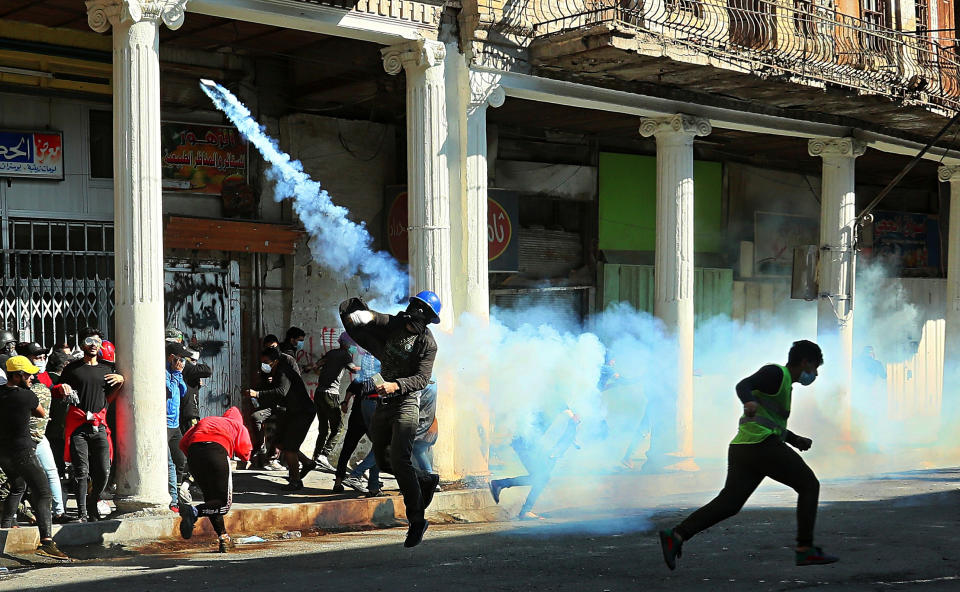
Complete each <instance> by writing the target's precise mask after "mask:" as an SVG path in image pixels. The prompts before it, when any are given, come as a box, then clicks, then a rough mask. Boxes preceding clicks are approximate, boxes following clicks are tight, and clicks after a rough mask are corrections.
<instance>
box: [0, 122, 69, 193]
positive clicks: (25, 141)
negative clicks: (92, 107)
mask: <svg viewBox="0 0 960 592" xmlns="http://www.w3.org/2000/svg"><path fill="white" fill-rule="evenodd" d="M2 177H28V178H30V179H56V180H58V181H62V180H63V133H62V132H49V131H48V132H14V131H0V178H2Z"/></svg>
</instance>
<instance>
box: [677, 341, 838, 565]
mask: <svg viewBox="0 0 960 592" xmlns="http://www.w3.org/2000/svg"><path fill="white" fill-rule="evenodd" d="M822 364H823V353H822V352H821V351H820V347H819V346H818V345H817V344H816V343H813V342H812V341H806V340H803V341H795V342H794V343H793V346H792V347H791V348H790V352H789V354H788V356H787V363H786V365H785V366H780V365H778V364H767V365H766V366H764V367H762V368H760V370H758V371H757V372H756V373H755V374H753V375H751V376H748V377H747V378H744V379H743V380H741V381H740V382H739V383H738V384H737V397H738V398H739V399H740V401H741V402H742V403H743V417H741V418H740V428H739V430H738V431H737V435H736V436H735V437H734V439H733V441H732V442H730V446H729V448H728V454H727V459H728V461H727V480H726V483H725V484H724V486H723V489H722V490H721V491H720V494H719V495H717V497H716V498H714V499H713V501H711V502H710V503H708V504H707V505H705V506H703V507H702V508H700V509H699V510H697V511H696V512H694V513H693V514H691V515H690V516H688V517H687V519H686V520H684V521H683V522H681V523H680V524H679V525H677V526H675V527H674V528H672V529H667V530H661V531H660V546H661V549H662V550H663V559H664V561H666V563H667V567H669V568H670V569H675V568H676V566H677V558H678V557H680V554H681V550H682V546H683V543H684V542H686V541H688V540H689V539H690V538H691V537H693V536H694V535H696V534H697V533H699V532H702V531H704V530H706V529H708V528H710V527H711V526H713V525H714V524H717V523H719V522H721V521H722V520H726V519H727V518H729V517H731V516H734V515H735V514H737V513H738V512H739V511H740V509H741V508H742V507H743V504H744V503H746V501H747V499H749V497H750V495H751V494H752V493H753V492H754V490H756V489H757V487H758V486H759V485H760V482H761V481H763V479H764V478H765V477H770V478H771V479H774V480H775V481H779V482H780V483H783V484H784V485H787V486H789V487H791V488H792V489H794V490H795V491H796V492H797V494H798V497H797V547H796V553H795V555H796V564H797V565H823V564H827V563H834V562H835V561H838V558H837V557H833V556H831V555H827V554H826V553H824V552H823V549H821V548H820V547H815V546H814V545H813V525H814V522H815V521H816V518H817V500H818V498H819V495H820V482H819V481H817V477H816V475H814V474H813V471H812V470H810V467H808V466H807V464H806V463H805V462H803V459H801V458H800V455H799V454H797V453H796V452H794V451H793V450H791V449H790V448H788V447H787V444H790V445H791V446H793V447H794V448H796V449H797V450H800V451H806V450H810V447H811V446H812V445H813V441H812V440H810V439H809V438H804V437H801V436H798V435H796V434H794V433H793V432H791V431H790V430H788V429H787V418H788V417H789V416H790V403H791V399H792V393H793V383H795V382H799V383H800V384H802V385H804V386H808V385H810V384H811V383H812V382H813V381H814V380H816V378H817V369H818V368H819V367H820V366H821V365H822Z"/></svg>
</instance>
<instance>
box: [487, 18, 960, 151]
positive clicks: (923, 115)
mask: <svg viewBox="0 0 960 592" xmlns="http://www.w3.org/2000/svg"><path fill="white" fill-rule="evenodd" d="M815 2H816V0H788V1H787V2H776V1H771V0H719V1H711V0H619V3H617V0H600V1H599V2H590V1H583V0H546V1H543V0H541V1H536V2H532V3H531V4H528V5H526V6H525V7H524V8H523V9H522V10H521V11H510V10H509V9H508V7H507V6H504V9H505V10H504V11H503V13H502V16H500V15H496V16H500V18H499V19H498V18H496V16H495V17H494V19H492V20H494V21H495V22H499V24H500V25H505V24H507V23H506V22H505V21H507V20H512V21H513V23H512V24H513V26H512V27H511V29H512V30H513V31H517V30H518V29H523V30H525V32H526V34H527V36H528V38H532V41H531V43H530V46H529V50H530V60H531V63H532V65H533V66H534V67H535V68H536V69H538V70H539V71H541V72H543V73H547V74H548V75H553V76H561V77H570V78H575V79H584V78H605V79H608V80H611V81H626V82H633V83H638V82H639V83H654V84H655V85H657V86H660V87H668V88H669V87H672V88H674V89H678V90H681V91H686V92H688V93H698V94H703V93H708V94H711V95H714V96H717V95H719V96H722V97H725V98H728V99H734V100H740V101H752V102H759V103H763V104H765V105H773V106H775V107H778V108H782V109H794V110H804V111H815V112H822V113H827V114H831V115H837V116H852V117H856V118H858V119H867V120H870V121H876V122H877V123H880V124H882V125H890V126H891V127H895V128H900V129H903V130H906V131H910V132H914V133H918V134H924V135H926V134H927V133H928V132H929V130H936V129H937V126H938V122H939V121H941V120H942V117H943V116H948V115H950V114H951V112H952V111H954V110H957V109H960V80H958V76H960V55H958V53H957V49H956V47H957V46H956V44H955V43H956V42H955V40H952V39H944V38H937V37H931V36H921V35H917V34H913V33H908V32H902V31H896V30H892V29H888V28H885V27H882V26H879V25H877V24H875V23H872V22H868V21H865V20H862V19H859V18H855V17H852V16H849V15H846V14H842V13H840V12H837V11H836V10H834V9H833V8H828V7H827V6H823V5H819V4H817V3H815ZM495 4H496V3H495V0H494V3H493V4H491V5H489V6H490V7H493V6H495ZM508 4H509V2H508ZM508 15H512V16H508ZM488 22H489V21H488ZM495 26H496V25H495ZM928 35H929V34H928ZM550 72H552V74H549V73H550ZM931 116H933V117H931ZM878 118H879V119H878ZM940 125H942V124H940Z"/></svg>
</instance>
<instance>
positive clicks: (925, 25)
mask: <svg viewBox="0 0 960 592" xmlns="http://www.w3.org/2000/svg"><path fill="white" fill-rule="evenodd" d="M914 7H915V8H916V16H917V35H919V36H921V37H922V36H924V35H925V34H926V32H927V31H929V30H930V2H929V0H916V3H915V4H914Z"/></svg>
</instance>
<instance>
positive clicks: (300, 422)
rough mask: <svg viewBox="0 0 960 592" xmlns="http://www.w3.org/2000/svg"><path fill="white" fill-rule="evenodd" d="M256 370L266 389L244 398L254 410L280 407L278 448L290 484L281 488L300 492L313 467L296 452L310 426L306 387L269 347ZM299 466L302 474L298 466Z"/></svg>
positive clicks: (252, 392)
mask: <svg viewBox="0 0 960 592" xmlns="http://www.w3.org/2000/svg"><path fill="white" fill-rule="evenodd" d="M260 369H261V370H263V372H264V373H265V374H267V376H268V377H269V379H270V386H269V388H266V389H264V390H261V391H255V390H248V391H247V392H246V394H247V396H248V397H250V399H251V402H252V403H253V405H254V406H255V407H257V406H259V407H274V406H278V407H282V408H284V413H283V418H282V419H281V420H280V425H279V426H278V430H279V432H280V441H279V443H278V444H279V446H280V450H282V451H283V457H284V460H285V461H286V463H287V470H288V472H289V479H290V483H288V484H287V485H284V486H283V487H282V489H283V490H284V491H298V490H300V489H303V477H304V475H306V474H307V473H308V472H309V471H310V470H312V469H313V468H314V467H315V466H316V464H315V463H314V462H313V461H312V460H310V459H309V458H308V457H307V456H306V455H305V454H303V453H302V452H300V446H301V445H302V444H303V440H304V438H306V437H307V432H308V431H310V424H312V423H313V415H314V409H313V401H311V400H310V395H309V394H307V387H306V385H305V384H304V383H303V378H301V377H300V374H298V373H297V371H296V370H295V369H294V368H293V367H292V366H291V365H290V363H289V362H287V361H286V360H285V359H284V358H283V357H281V354H280V350H278V349H274V348H272V347H268V348H265V349H264V350H263V351H262V352H260ZM301 463H302V464H303V470H301V469H300V464H301Z"/></svg>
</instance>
